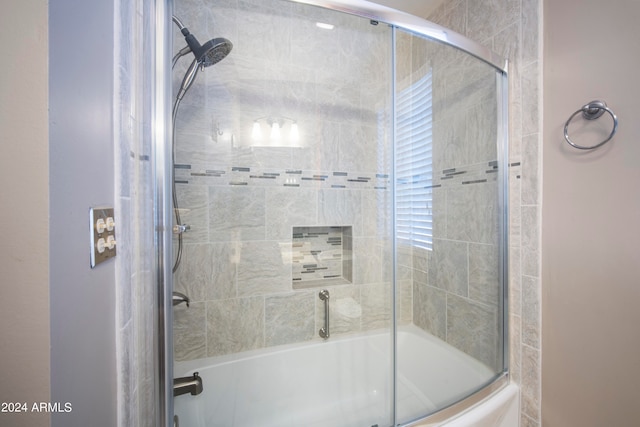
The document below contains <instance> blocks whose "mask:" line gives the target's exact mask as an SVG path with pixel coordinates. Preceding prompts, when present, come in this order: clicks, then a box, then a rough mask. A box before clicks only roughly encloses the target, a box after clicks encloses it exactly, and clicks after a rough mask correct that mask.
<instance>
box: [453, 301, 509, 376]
mask: <svg viewBox="0 0 640 427" xmlns="http://www.w3.org/2000/svg"><path fill="white" fill-rule="evenodd" d="M497 325H498V313H497V308H496V307H492V306H487V305H484V304H479V303H475V302H472V301H470V300H468V299H466V298H460V297H458V296H455V295H452V294H448V295H447V342H448V343H449V344H451V345H453V346H454V347H456V348H458V349H460V350H462V351H464V352H465V353H467V354H469V355H470V356H473V357H474V358H476V359H477V360H479V361H481V362H483V363H484V364H486V365H487V366H489V367H490V368H491V369H493V370H496V369H499V366H497V361H498V351H500V350H499V348H498V342H499V340H498V335H497Z"/></svg>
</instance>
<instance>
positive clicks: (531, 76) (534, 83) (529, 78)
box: [522, 61, 540, 136]
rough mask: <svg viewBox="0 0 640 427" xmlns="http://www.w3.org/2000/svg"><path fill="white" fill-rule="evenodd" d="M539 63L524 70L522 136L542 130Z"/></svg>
mask: <svg viewBox="0 0 640 427" xmlns="http://www.w3.org/2000/svg"><path fill="white" fill-rule="evenodd" d="M538 79H539V66H538V61H535V62H532V63H531V64H528V65H526V66H525V67H524V68H523V69H522V135H523V136H525V135H530V134H537V133H539V130H540V111H539V102H538V101H539V98H540V88H539V85H540V82H539V81H538Z"/></svg>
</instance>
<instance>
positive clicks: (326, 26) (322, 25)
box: [316, 22, 333, 30]
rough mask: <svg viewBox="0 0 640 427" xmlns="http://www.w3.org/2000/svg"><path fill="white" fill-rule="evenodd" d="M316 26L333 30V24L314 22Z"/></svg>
mask: <svg viewBox="0 0 640 427" xmlns="http://www.w3.org/2000/svg"><path fill="white" fill-rule="evenodd" d="M316 27H318V28H322V29H323V30H333V25H331V24H325V23H324V22H316Z"/></svg>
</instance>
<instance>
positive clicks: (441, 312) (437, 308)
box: [413, 282, 447, 341]
mask: <svg viewBox="0 0 640 427" xmlns="http://www.w3.org/2000/svg"><path fill="white" fill-rule="evenodd" d="M413 323H414V324H415V325H417V326H419V327H420V328H422V329H424V330H425V331H427V332H429V333H431V334H433V335H435V336H437V337H438V338H440V339H442V340H445V341H446V339H447V293H446V292H445V291H443V290H441V289H438V288H434V287H432V286H427V285H425V284H422V283H418V282H414V284H413Z"/></svg>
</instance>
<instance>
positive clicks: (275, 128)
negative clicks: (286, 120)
mask: <svg viewBox="0 0 640 427" xmlns="http://www.w3.org/2000/svg"><path fill="white" fill-rule="evenodd" d="M269 138H270V139H271V141H274V142H278V141H280V138H281V133H280V122H278V121H277V120H275V121H273V122H272V123H271V134H270V135H269Z"/></svg>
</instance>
